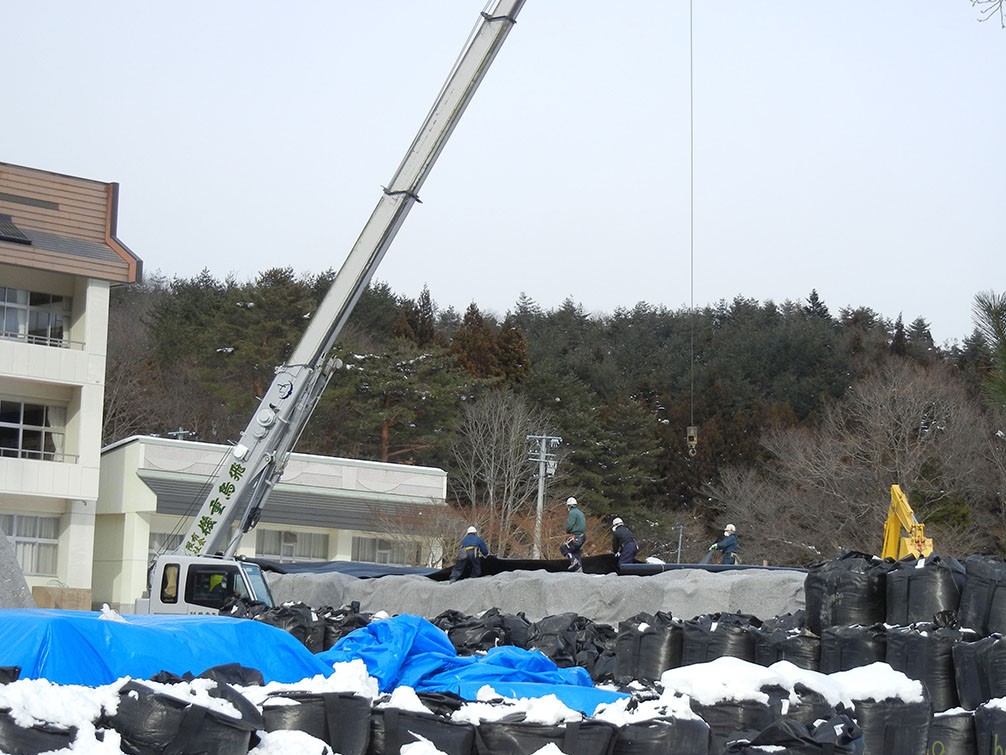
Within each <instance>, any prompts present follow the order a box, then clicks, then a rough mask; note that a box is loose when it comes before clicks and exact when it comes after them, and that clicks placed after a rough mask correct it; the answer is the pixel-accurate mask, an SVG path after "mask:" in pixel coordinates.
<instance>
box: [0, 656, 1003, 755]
mask: <svg viewBox="0 0 1006 755" xmlns="http://www.w3.org/2000/svg"><path fill="white" fill-rule="evenodd" d="M362 668H363V662H362V661H351V662H349V663H338V664H335V667H334V668H333V674H332V675H331V676H330V677H315V678H313V679H305V680H303V681H301V682H298V683H295V684H283V685H280V684H270V685H267V686H265V687H237V688H236V689H238V691H240V692H241V693H243V694H244V695H245V696H246V697H248V699H249V700H251V701H252V702H253V703H256V704H258V705H261V704H262V702H263V701H264V699H265V698H266V696H267V695H268V694H270V693H275V692H279V691H285V690H293V689H296V690H300V691H309V692H316V693H320V692H332V691H338V692H350V693H354V694H359V695H362V696H367V697H370V698H372V699H373V698H374V697H375V696H376V689H377V682H376V680H374V679H373V678H371V677H369V676H368V675H367V674H366V673H365V670H364V671H361V669H362ZM126 681H128V679H122V680H119V681H117V682H115V683H113V684H110V685H105V686H102V687H98V688H93V689H92V688H88V687H81V686H75V685H65V686H59V685H53V684H50V683H49V682H47V681H44V680H37V679H22V680H19V681H16V682H12V683H10V684H7V685H2V686H0V708H3V709H8V710H10V711H11V715H12V717H13V718H14V719H15V720H16V721H17V722H18V723H19V724H21V725H26V726H30V725H32V724H34V723H38V722H43V721H48V722H52V723H57V724H59V725H60V726H64V727H69V726H75V727H77V728H78V729H79V733H78V735H77V740H76V741H75V742H74V744H73V746H72V748H71V749H67V750H61V751H58V752H60V753H66V754H67V755H118V754H119V753H121V752H122V749H121V746H120V745H121V743H120V738H119V735H118V734H117V733H116V732H114V731H106V732H103V737H104V740H103V741H99V739H98V737H99V734H98V732H97V731H96V730H95V727H94V723H93V722H94V720H95V719H96V718H97V717H98V715H99V714H100V713H101V711H102V710H104V711H105V712H106V713H112V712H114V711H115V709H116V706H117V704H118V694H117V690H118V688H119V687H120V686H121V685H122V684H123V683H125V682H126ZM797 683H800V684H803V685H806V686H808V687H810V688H811V689H813V690H815V691H817V692H820V693H821V694H822V695H824V697H825V698H826V699H827V700H828V701H829V702H830V703H832V704H834V703H835V702H839V701H842V702H846V703H852V701H854V700H861V699H873V700H884V699H890V698H894V699H900V700H903V701H905V702H914V701H918V700H921V699H922V686H921V684H920V683H919V682H917V681H914V680H911V679H908V677H906V676H905V675H904V674H902V673H900V672H898V671H894V670H893V669H892V668H891V667H890V666H888V665H887V664H886V663H874V664H871V665H870V666H864V667H862V668H858V669H853V670H852V671H844V672H840V673H836V674H828V675H826V674H818V673H816V672H812V671H805V670H802V669H798V668H797V667H796V666H793V664H791V663H788V662H786V661H781V662H779V663H776V664H773V665H772V666H769V667H767V668H766V667H762V666H758V665H756V664H753V663H748V662H747V661H742V660H739V659H736V658H719V659H717V660H715V661H712V662H710V663H702V664H696V665H692V666H683V667H680V668H676V669H671V670H669V671H666V672H665V673H664V674H663V676H662V678H661V686H662V688H663V689H662V692H661V694H660V696H659V697H658V698H655V699H650V700H643V701H639V702H638V704H632V705H629V704H628V701H627V700H623V701H619V702H617V703H610V704H605V705H601V706H599V708H598V710H597V711H596V712H595V717H596V718H598V719H600V720H604V721H608V722H609V723H612V724H615V725H617V726H622V725H625V724H628V723H632V722H636V721H640V720H644V719H647V718H656V717H667V716H672V717H675V718H696V716H695V714H694V713H693V712H692V711H691V709H690V707H689V697H690V696H691V697H694V698H695V700H696V701H697V702H700V703H702V704H705V705H711V704H715V703H716V702H720V701H725V700H759V699H762V698H763V697H765V696H764V693H763V692H762V691H761V687H762V686H764V685H766V684H770V685H775V686H779V687H782V688H783V689H786V690H789V691H790V692H791V693H792V692H793V691H794V688H795V686H796V684H797ZM144 684H151V683H150V682H146V681H145V682H144ZM206 685H207V680H205V679H194V680H192V681H191V682H182V683H179V684H176V685H169V686H171V687H173V689H172V690H171V694H172V695H173V696H175V697H177V698H179V699H183V700H191V701H200V702H205V701H206V688H207V686H206ZM158 689H161V690H163V689H165V686H161V685H159V686H158ZM500 699H501V696H500V695H497V694H496V692H495V691H494V690H493V689H492V687H491V686H489V685H486V686H485V687H483V688H482V689H481V690H480V691H479V693H478V700H476V701H472V702H470V703H467V704H465V705H464V706H462V708H461V709H460V710H459V711H458V712H457V713H455V714H454V720H457V721H466V722H470V723H473V724H478V723H479V722H481V721H489V720H499V719H500V718H502V717H504V716H507V715H512V714H514V713H521V714H524V716H525V717H526V719H525V720H527V721H530V722H535V723H541V724H546V725H560V724H561V723H562V722H564V721H576V720H580V719H581V716H580V714H579V713H577V712H576V711H573V710H570V709H569V708H568V707H566V706H565V705H563V704H562V703H561V702H560V701H559V700H558V699H557V698H556V697H555V696H554V695H545V696H544V697H540V698H532V699H512V698H505V697H504V698H502V700H503V702H502V704H501V703H500ZM766 699H767V698H766ZM490 700H493V701H494V702H493V703H492V704H490ZM218 702H219V701H218ZM999 702H1001V703H1002V704H1003V705H1006V700H1004V701H999ZM378 705H383V706H389V705H390V706H392V707H398V708H401V709H405V710H416V711H423V710H426V708H425V706H424V705H423V703H422V702H421V700H420V699H419V697H418V696H417V695H416V694H415V692H414V691H413V690H412V689H411V688H408V687H400V688H398V689H396V690H395V691H394V692H393V693H392V695H391V698H390V700H383V701H381V702H379V703H378ZM259 737H260V739H261V741H260V742H259V743H258V745H257V746H256V747H255V748H253V749H252V750H251V755H302V754H303V753H317V754H318V755H334V754H333V753H332V750H331V748H330V747H329V746H328V745H326V744H325V743H324V742H322V741H320V740H318V739H315V738H314V737H311V736H309V735H308V734H305V733H304V732H291V731H284V732H279V731H277V732H259ZM550 747H551V748H553V749H549V748H550ZM402 752H403V753H406V755H438V753H439V752H440V751H439V750H438V749H437V748H436V747H434V746H433V745H432V744H431V743H429V742H417V743H414V744H412V745H409V746H408V747H407V748H403V750H402ZM558 752H559V750H558V749H557V748H555V747H554V745H549V746H548V747H545V748H543V749H541V750H539V751H538V753H536V754H535V755H554V753H558Z"/></svg>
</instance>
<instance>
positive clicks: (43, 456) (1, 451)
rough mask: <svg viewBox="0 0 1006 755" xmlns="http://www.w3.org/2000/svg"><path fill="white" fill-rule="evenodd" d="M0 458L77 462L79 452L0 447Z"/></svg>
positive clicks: (64, 462) (65, 462)
mask: <svg viewBox="0 0 1006 755" xmlns="http://www.w3.org/2000/svg"><path fill="white" fill-rule="evenodd" d="M0 458H4V459H34V460H36V461H56V462H61V463H63V464H76V463H77V454H67V453H62V452H60V451H35V450H33V449H30V448H0Z"/></svg>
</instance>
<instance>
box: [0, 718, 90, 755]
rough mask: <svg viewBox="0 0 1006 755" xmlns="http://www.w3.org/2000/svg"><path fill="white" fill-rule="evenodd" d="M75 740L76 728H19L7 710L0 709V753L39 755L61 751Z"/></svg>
mask: <svg viewBox="0 0 1006 755" xmlns="http://www.w3.org/2000/svg"><path fill="white" fill-rule="evenodd" d="M76 738H77V729H76V727H73V726H70V727H67V726H59V725H57V724H54V723H37V724H33V725H32V726H21V725H19V724H18V723H17V722H16V721H15V720H14V719H13V718H12V717H11V714H10V710H9V709H5V708H0V752H5V753H15V754H16V755H39V753H42V752H52V751H53V750H59V751H63V750H65V749H67V748H69V747H70V745H71V744H72V743H73V740H74V739H76Z"/></svg>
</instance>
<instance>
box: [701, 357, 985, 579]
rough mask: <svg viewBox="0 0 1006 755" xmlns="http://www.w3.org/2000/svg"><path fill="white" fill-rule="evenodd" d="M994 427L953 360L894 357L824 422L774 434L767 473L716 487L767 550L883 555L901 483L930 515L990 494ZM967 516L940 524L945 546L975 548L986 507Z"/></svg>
mask: <svg viewBox="0 0 1006 755" xmlns="http://www.w3.org/2000/svg"><path fill="white" fill-rule="evenodd" d="M988 428H989V423H988V420H987V418H986V417H985V416H983V414H982V412H981V410H980V408H979V407H977V406H976V405H975V404H974V403H973V401H972V400H971V399H970V398H969V397H968V396H967V392H966V390H965V389H964V387H963V386H962V385H960V384H959V383H958V381H957V380H956V379H955V377H954V375H953V373H952V372H951V370H950V369H949V368H944V367H930V368H924V367H921V366H919V365H918V364H915V363H913V362H909V361H904V360H900V359H898V360H890V361H889V362H886V363H885V364H884V365H882V366H881V368H880V369H879V370H878V371H877V372H876V373H875V374H874V375H872V376H871V377H868V378H866V379H864V380H862V381H860V382H859V383H857V384H855V385H853V386H852V387H851V388H850V389H849V391H848V393H847V394H846V396H845V397H844V398H843V399H842V400H841V401H839V402H836V403H834V404H831V405H828V406H827V407H826V408H825V411H824V413H823V417H822V420H821V422H820V423H819V425H818V426H817V427H816V428H815V429H814V430H805V429H802V430H793V429H787V430H780V431H775V432H769V433H767V434H766V435H765V436H764V438H763V439H762V442H763V444H764V445H765V447H766V448H767V449H768V450H769V451H771V452H772V455H773V457H774V461H773V462H772V463H771V464H769V465H768V466H767V467H766V469H765V470H764V473H763V474H760V473H756V472H754V471H745V470H732V471H731V472H729V473H727V474H724V475H723V476H722V478H721V482H720V484H719V485H718V486H717V487H716V489H715V490H714V491H713V496H714V499H715V500H717V501H719V502H720V505H721V506H722V507H723V509H724V513H725V515H726V516H728V517H731V518H733V519H736V520H738V525H740V524H741V523H742V522H743V523H744V525H745V529H746V532H747V533H748V536H749V540H748V541H749V543H750V544H751V546H752V550H753V555H754V556H756V557H758V558H763V557H764V558H768V559H769V560H771V561H772V562H774V563H779V562H792V561H797V562H799V561H806V560H808V558H810V557H813V556H816V555H818V554H822V555H823V556H824V557H827V558H830V557H832V556H833V555H835V554H836V553H837V552H838V551H839V550H840V549H841V548H843V547H851V548H854V549H856V550H862V551H866V552H877V551H879V548H880V542H881V536H882V532H883V525H884V521H885V519H886V516H887V509H888V503H889V501H890V486H891V485H892V484H895V483H897V484H900V485H901V486H902V487H903V488H904V489H905V490H909V491H912V494H913V495H914V496H917V499H916V500H913V502H912V503H913V506H915V508H916V511H917V513H920V519H922V520H923V521H926V519H927V518H932V519H933V520H934V522H935V521H937V520H938V519H939V517H940V514H941V512H942V511H943V510H944V509H946V510H951V509H954V507H960V506H961V505H962V504H961V502H962V501H966V502H968V503H973V502H981V501H987V500H988V496H989V489H988V481H989V473H990V469H991V467H990V460H989V454H988V432H989V430H988ZM941 507H942V508H941ZM968 515H970V516H971V517H972V520H971V521H972V524H971V525H970V526H965V527H962V526H960V520H959V517H958V518H957V519H956V520H955V519H954V518H953V517H947V518H946V519H947V521H948V524H947V525H946V526H943V527H942V528H941V527H940V526H939V525H935V526H934V527H932V528H931V534H933V535H938V537H939V539H938V547H939V550H940V552H941V553H947V554H953V553H961V552H970V551H969V549H973V548H974V547H975V546H976V545H977V544H978V542H979V541H980V540H981V529H982V524H981V522H982V521H984V519H985V513H984V509H983V507H982V506H980V505H979V506H976V505H971V506H970V507H969V509H968ZM976 533H977V535H976ZM985 539H986V541H987V538H985ZM763 554H764V555H763Z"/></svg>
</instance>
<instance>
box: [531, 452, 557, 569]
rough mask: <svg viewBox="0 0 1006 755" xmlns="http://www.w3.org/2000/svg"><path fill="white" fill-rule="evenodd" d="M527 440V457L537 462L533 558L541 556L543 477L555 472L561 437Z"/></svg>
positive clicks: (543, 501) (543, 503)
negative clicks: (528, 448)
mask: <svg viewBox="0 0 1006 755" xmlns="http://www.w3.org/2000/svg"><path fill="white" fill-rule="evenodd" d="M527 440H528V441H531V442H532V443H534V446H532V447H531V449H530V450H529V451H528V459H530V460H531V461H536V462H538V509H537V511H536V512H535V517H534V552H533V554H532V555H533V556H534V558H541V520H542V515H543V512H544V509H545V478H546V477H552V476H553V475H554V474H555V468H556V465H557V464H558V460H557V459H556V456H555V451H554V450H553V449H555V448H556V447H557V446H558V445H559V444H560V443H562V438H559V437H557V436H555V435H528V436H527Z"/></svg>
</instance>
